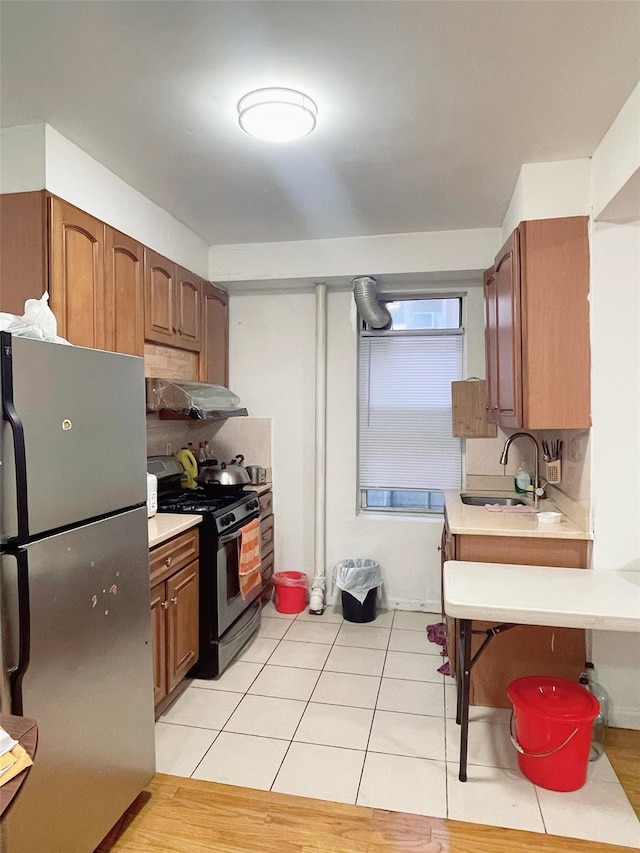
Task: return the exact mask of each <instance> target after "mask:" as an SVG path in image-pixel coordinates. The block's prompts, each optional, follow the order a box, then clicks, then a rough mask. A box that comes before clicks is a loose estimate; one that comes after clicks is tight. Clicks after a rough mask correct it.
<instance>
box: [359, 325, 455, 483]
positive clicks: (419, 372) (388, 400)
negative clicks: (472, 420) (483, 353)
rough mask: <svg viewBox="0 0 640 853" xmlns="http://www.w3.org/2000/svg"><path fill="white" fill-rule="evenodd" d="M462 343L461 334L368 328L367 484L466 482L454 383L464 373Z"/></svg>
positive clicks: (362, 458) (362, 445) (364, 354)
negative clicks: (371, 331) (455, 425)
mask: <svg viewBox="0 0 640 853" xmlns="http://www.w3.org/2000/svg"><path fill="white" fill-rule="evenodd" d="M462 346H463V337H462V335H460V334H457V335H442V334H440V335H434V336H430V335H417V336H415V337H411V336H398V337H393V335H388V336H380V337H367V336H365V335H361V336H360V347H359V349H360V352H359V374H360V375H359V395H358V397H359V405H358V409H359V412H358V424H359V476H360V483H359V487H360V488H361V489H421V490H436V489H446V488H459V487H460V482H461V447H460V439H459V438H454V437H453V436H452V435H451V383H452V382H453V381H455V380H459V379H461V378H462Z"/></svg>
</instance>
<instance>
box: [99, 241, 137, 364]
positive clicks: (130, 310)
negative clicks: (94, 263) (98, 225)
mask: <svg viewBox="0 0 640 853" xmlns="http://www.w3.org/2000/svg"><path fill="white" fill-rule="evenodd" d="M104 256H105V321H106V323H105V325H106V345H105V349H108V350H113V351H114V352H123V353H127V354H128V355H140V356H141V355H144V282H143V248H142V245H141V244H140V243H138V242H136V241H135V240H133V239H132V238H131V237H127V235H126V234H121V233H120V232H119V231H115V230H114V229H113V228H110V227H109V226H108V225H106V226H105V242H104Z"/></svg>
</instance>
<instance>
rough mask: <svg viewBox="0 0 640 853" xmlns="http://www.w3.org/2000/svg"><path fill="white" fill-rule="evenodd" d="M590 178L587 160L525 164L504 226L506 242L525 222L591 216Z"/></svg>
mask: <svg viewBox="0 0 640 853" xmlns="http://www.w3.org/2000/svg"><path fill="white" fill-rule="evenodd" d="M590 175H591V161H590V160H588V159H586V158H583V159H580V160H562V161H559V162H557V163H524V164H523V166H522V167H521V169H520V174H519V175H518V180H517V182H516V186H515V189H514V191H513V195H512V196H511V201H510V202H509V207H508V209H507V213H506V215H505V218H504V222H503V223H502V237H503V240H506V239H507V237H508V236H509V234H511V232H512V231H513V229H514V228H517V227H518V225H519V224H520V223H521V222H524V221H525V220H530V219H555V218H559V217H562V216H588V214H589V210H590V203H589V193H590V180H591V178H590Z"/></svg>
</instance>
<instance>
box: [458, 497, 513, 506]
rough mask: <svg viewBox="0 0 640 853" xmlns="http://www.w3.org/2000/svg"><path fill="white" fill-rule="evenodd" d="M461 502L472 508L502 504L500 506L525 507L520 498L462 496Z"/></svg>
mask: <svg viewBox="0 0 640 853" xmlns="http://www.w3.org/2000/svg"><path fill="white" fill-rule="evenodd" d="M460 500H461V501H462V503H463V504H470V505H471V506H485V504H500V506H525V502H524V501H523V500H520V498H499V497H493V496H489V495H486V496H483V495H460Z"/></svg>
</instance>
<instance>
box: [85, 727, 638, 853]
mask: <svg viewBox="0 0 640 853" xmlns="http://www.w3.org/2000/svg"><path fill="white" fill-rule="evenodd" d="M607 754H608V755H609V758H610V760H611V763H612V764H613V766H614V767H615V769H616V773H617V774H618V777H619V778H620V781H621V782H622V784H623V785H624V788H625V791H626V792H627V796H628V797H629V799H630V800H631V803H632V805H633V806H634V809H635V810H636V814H638V815H640V732H638V731H633V732H632V731H628V730H623V729H614V730H610V732H609V740H608V745H607ZM629 850H630V848H627V847H619V846H614V845H609V844H599V843H595V842H589V841H582V840H578V839H571V838H560V837H558V836H553V835H541V834H539V833H532V832H518V831H516V830H511V829H499V828H497V827H492V826H482V825H479V824H473V823H461V822H458V821H451V820H444V819H441V818H430V817H421V816H418V815H407V814H401V813H398V812H388V811H383V810H380V809H371V808H365V807H363V806H351V805H342V804H340V803H328V802H324V801H323V800H311V799H306V798H304V797H292V796H289V795H287V794H274V793H270V792H268V791H255V790H253V789H249V788H236V787H232V786H230V785H219V784H216V783H214V782H200V781H197V780H195V779H183V778H180V777H177V776H164V775H161V774H157V775H156V776H155V777H154V779H153V781H152V782H151V785H150V786H149V788H148V789H147V791H145V792H144V793H142V794H141V795H140V797H138V799H137V800H136V801H135V803H134V804H133V805H132V807H131V808H130V809H129V811H128V812H127V813H126V814H125V815H124V817H123V819H122V820H121V821H120V823H119V825H118V826H116V827H114V829H113V830H112V832H111V833H110V834H109V836H107V838H106V839H105V840H104V841H103V842H102V844H101V845H100V847H99V848H98V849H97V851H96V853H159V851H163V853H212V851H215V853H522V851H536V853H622V851H629Z"/></svg>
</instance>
